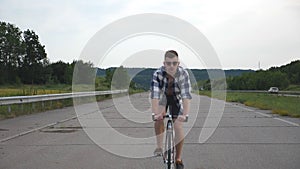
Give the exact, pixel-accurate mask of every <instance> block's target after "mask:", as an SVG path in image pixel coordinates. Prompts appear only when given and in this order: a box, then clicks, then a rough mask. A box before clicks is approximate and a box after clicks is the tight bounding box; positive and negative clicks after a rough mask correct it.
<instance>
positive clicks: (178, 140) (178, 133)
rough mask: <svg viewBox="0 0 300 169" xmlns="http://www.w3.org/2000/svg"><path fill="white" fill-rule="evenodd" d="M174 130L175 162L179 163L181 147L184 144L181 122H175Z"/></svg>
mask: <svg viewBox="0 0 300 169" xmlns="http://www.w3.org/2000/svg"><path fill="white" fill-rule="evenodd" d="M174 129H175V144H176V145H175V148H176V156H175V160H176V161H181V153H182V147H183V143H184V131H183V124H182V122H180V121H177V120H175V123H174Z"/></svg>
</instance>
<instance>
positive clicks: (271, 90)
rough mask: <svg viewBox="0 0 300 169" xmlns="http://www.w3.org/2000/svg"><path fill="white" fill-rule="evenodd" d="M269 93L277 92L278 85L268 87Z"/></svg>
mask: <svg viewBox="0 0 300 169" xmlns="http://www.w3.org/2000/svg"><path fill="white" fill-rule="evenodd" d="M268 92H269V93H276V94H277V93H278V92H279V89H278V87H270V89H269V90H268Z"/></svg>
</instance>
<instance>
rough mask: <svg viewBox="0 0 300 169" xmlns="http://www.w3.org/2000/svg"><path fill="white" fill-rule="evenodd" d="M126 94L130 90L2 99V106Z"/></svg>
mask: <svg viewBox="0 0 300 169" xmlns="http://www.w3.org/2000/svg"><path fill="white" fill-rule="evenodd" d="M126 92H128V89H124V90H110V91H91V92H75V93H61V94H47V95H35V96H13V97H0V106H1V105H10V104H22V103H32V102H40V101H49V100H61V99H69V98H76V97H87V96H99V95H108V94H119V93H126Z"/></svg>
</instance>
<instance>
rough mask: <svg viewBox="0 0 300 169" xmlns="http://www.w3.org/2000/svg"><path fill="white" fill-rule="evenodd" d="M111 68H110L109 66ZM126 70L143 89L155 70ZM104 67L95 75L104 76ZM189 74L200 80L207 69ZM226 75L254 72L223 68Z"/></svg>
mask: <svg viewBox="0 0 300 169" xmlns="http://www.w3.org/2000/svg"><path fill="white" fill-rule="evenodd" d="M109 69H112V68H109ZM125 69H126V71H127V72H128V75H129V76H130V78H131V79H132V81H133V82H135V83H136V86H137V87H138V88H143V89H145V90H147V89H149V86H150V82H151V78H152V74H153V72H154V71H155V70H156V69H154V68H125ZM105 71H106V69H100V68H99V69H98V71H97V75H98V76H105ZM189 71H190V76H191V79H192V81H201V80H208V79H209V75H208V70H207V69H191V70H189ZM209 71H210V72H212V73H213V74H218V72H222V71H223V70H221V69H209ZM224 72H225V76H226V77H235V76H240V75H242V74H243V73H249V72H254V71H253V70H250V69H249V70H242V69H231V70H224Z"/></svg>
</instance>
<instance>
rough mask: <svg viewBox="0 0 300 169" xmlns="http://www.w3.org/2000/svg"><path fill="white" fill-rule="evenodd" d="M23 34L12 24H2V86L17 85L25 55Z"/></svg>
mask: <svg viewBox="0 0 300 169" xmlns="http://www.w3.org/2000/svg"><path fill="white" fill-rule="evenodd" d="M21 34H22V32H21V31H20V29H19V28H17V27H15V26H14V25H12V24H9V23H5V22H0V84H3V83H15V82H16V80H17V79H19V77H18V71H17V70H18V68H19V66H20V62H21V57H20V56H22V55H23V54H24V48H23V44H22V36H21Z"/></svg>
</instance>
